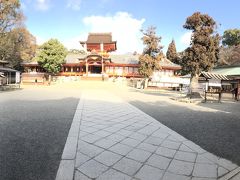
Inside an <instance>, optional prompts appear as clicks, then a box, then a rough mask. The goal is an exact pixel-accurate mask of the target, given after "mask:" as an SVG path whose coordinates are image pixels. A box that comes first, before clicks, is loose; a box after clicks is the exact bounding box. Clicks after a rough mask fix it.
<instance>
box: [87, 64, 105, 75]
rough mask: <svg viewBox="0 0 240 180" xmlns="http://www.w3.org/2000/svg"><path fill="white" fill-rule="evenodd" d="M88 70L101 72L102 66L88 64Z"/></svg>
mask: <svg viewBox="0 0 240 180" xmlns="http://www.w3.org/2000/svg"><path fill="white" fill-rule="evenodd" d="M88 72H91V74H101V73H102V66H101V65H100V66H98V65H89V68H88Z"/></svg>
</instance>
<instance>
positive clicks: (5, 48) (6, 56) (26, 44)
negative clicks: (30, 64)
mask: <svg viewBox="0 0 240 180" xmlns="http://www.w3.org/2000/svg"><path fill="white" fill-rule="evenodd" d="M20 5H21V4H20V1H19V0H1V1H0V12H1V13H0V60H4V61H7V62H8V63H9V66H10V67H13V68H16V69H19V70H20V68H21V67H20V65H21V62H22V61H23V60H28V61H29V60H31V59H32V58H33V56H34V54H35V49H36V40H35V37H34V36H33V35H32V34H31V33H30V32H29V31H28V30H27V29H26V28H25V27H24V16H23V14H22V12H21V9H20Z"/></svg>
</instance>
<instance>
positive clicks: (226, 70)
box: [212, 66, 240, 76]
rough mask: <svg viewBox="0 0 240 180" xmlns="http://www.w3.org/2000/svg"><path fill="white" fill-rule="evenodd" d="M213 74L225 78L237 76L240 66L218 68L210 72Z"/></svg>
mask: <svg viewBox="0 0 240 180" xmlns="http://www.w3.org/2000/svg"><path fill="white" fill-rule="evenodd" d="M212 72H213V73H217V74H223V75H227V76H239V75H240V66H229V67H221V68H220V67H219V68H216V69H213V70H212Z"/></svg>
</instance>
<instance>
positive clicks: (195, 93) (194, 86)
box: [187, 75, 202, 99]
mask: <svg viewBox="0 0 240 180" xmlns="http://www.w3.org/2000/svg"><path fill="white" fill-rule="evenodd" d="M187 97H189V98H190V99H192V98H202V97H201V95H200V93H199V84H198V75H194V76H192V77H191V82H190V86H189V90H188V94H187Z"/></svg>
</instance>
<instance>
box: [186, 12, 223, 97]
mask: <svg viewBox="0 0 240 180" xmlns="http://www.w3.org/2000/svg"><path fill="white" fill-rule="evenodd" d="M183 27H184V28H186V29H188V30H192V40H191V44H190V47H188V48H187V49H186V50H185V52H184V57H183V59H182V65H183V66H184V68H185V69H186V70H188V71H189V72H190V74H191V84H190V92H189V93H190V94H192V91H194V89H195V88H196V86H197V84H198V76H199V74H200V73H201V72H202V71H208V70H210V69H211V68H213V67H214V65H215V64H216V63H217V61H218V58H219V40H220V36H219V35H218V34H215V32H214V30H215V28H216V22H215V21H214V20H213V18H212V17H210V16H209V15H207V14H201V13H200V12H196V13H194V14H193V15H192V16H190V17H188V18H187V20H186V22H185V24H184V26H183Z"/></svg>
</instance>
